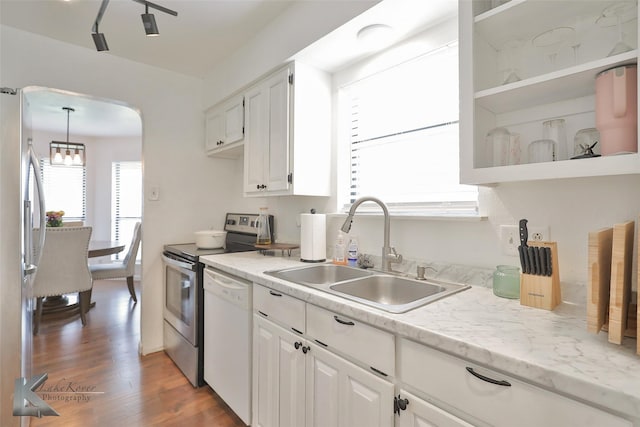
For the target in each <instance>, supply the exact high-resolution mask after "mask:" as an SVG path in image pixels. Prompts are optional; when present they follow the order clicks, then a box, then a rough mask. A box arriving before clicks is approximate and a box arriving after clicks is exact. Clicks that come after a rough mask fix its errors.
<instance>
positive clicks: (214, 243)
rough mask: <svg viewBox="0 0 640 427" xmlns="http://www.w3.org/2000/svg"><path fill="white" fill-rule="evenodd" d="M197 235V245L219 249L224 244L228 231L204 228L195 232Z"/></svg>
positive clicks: (201, 247) (202, 247) (203, 247)
mask: <svg viewBox="0 0 640 427" xmlns="http://www.w3.org/2000/svg"><path fill="white" fill-rule="evenodd" d="M193 234H194V235H195V236H196V246H197V247H198V248H200V249H217V248H221V247H223V246H224V242H225V238H226V237H227V232H226V231H220V230H203V231H196V232H195V233H193Z"/></svg>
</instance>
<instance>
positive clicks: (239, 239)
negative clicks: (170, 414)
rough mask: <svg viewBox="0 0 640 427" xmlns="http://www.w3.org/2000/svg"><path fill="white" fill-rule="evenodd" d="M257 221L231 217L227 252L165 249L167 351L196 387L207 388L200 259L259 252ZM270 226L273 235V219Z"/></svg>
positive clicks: (184, 245) (246, 216) (227, 222)
mask: <svg viewBox="0 0 640 427" xmlns="http://www.w3.org/2000/svg"><path fill="white" fill-rule="evenodd" d="M257 220H258V215H257V214H236V213H228V214H227V215H226V220H225V225H224V230H225V231H226V232H227V237H226V240H225V247H224V248H219V249H200V248H198V247H197V246H196V245H195V243H182V244H174V245H165V247H164V252H163V253H162V259H163V264H164V286H165V298H164V350H165V352H166V353H167V354H168V355H169V357H170V358H171V359H172V360H173V361H174V362H175V364H176V365H177V366H178V367H179V368H180V370H182V372H183V373H184V375H185V376H186V377H187V378H188V379H189V381H190V382H191V384H193V386H194V387H200V386H202V385H204V379H203V363H204V356H203V351H204V334H203V332H204V325H203V323H204V288H203V271H204V264H202V263H201V262H200V257H201V256H205V255H215V254H222V253H229V252H247V251H253V250H256V249H255V247H254V244H255V243H256V233H257V228H256V222H257ZM269 222H270V226H271V227H270V229H271V230H272V234H273V216H270V217H269ZM272 240H273V237H272Z"/></svg>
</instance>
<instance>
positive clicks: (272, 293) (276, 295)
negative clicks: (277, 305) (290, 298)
mask: <svg viewBox="0 0 640 427" xmlns="http://www.w3.org/2000/svg"><path fill="white" fill-rule="evenodd" d="M269 294H271V295H273V296H274V297H281V296H282V294H279V293H277V292H273V291H269Z"/></svg>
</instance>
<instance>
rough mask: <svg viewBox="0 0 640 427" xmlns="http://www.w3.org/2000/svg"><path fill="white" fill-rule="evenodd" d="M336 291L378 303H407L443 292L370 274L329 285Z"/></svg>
mask: <svg viewBox="0 0 640 427" xmlns="http://www.w3.org/2000/svg"><path fill="white" fill-rule="evenodd" d="M331 289H333V290H334V291H337V292H342V293H345V294H349V295H351V296H354V297H358V298H363V299H366V300H369V301H373V302H377V303H378V304H390V305H398V304H407V303H409V302H412V301H415V300H418V299H420V298H425V297H429V296H431V295H434V294H437V293H440V292H443V291H444V290H445V288H444V287H442V286H440V285H436V284H434V283H429V282H418V281H415V280H407V279H402V278H399V277H392V276H372V277H367V278H366V279H361V280H352V281H350V282H347V283H341V284H337V285H333V286H331Z"/></svg>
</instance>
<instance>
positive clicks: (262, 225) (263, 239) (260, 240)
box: [256, 208, 271, 245]
mask: <svg viewBox="0 0 640 427" xmlns="http://www.w3.org/2000/svg"><path fill="white" fill-rule="evenodd" d="M256 228H257V230H256V234H257V238H256V243H257V244H258V245H270V244H271V227H270V226H269V208H260V214H259V215H258V220H257V221H256Z"/></svg>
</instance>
